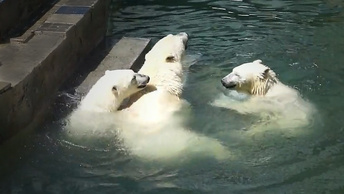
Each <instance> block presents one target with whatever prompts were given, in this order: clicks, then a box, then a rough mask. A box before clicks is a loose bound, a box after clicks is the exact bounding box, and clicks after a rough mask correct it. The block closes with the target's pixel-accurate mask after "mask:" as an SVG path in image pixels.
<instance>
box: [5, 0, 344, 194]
mask: <svg viewBox="0 0 344 194" xmlns="http://www.w3.org/2000/svg"><path fill="white" fill-rule="evenodd" d="M343 6H344V3H343V2H342V1H340V0H305V1H296V0H288V1H287V0H283V1H282V0H271V1H264V0H237V1H225V0H223V1H216V0H213V1H210V0H208V1H207V0H175V1H157V0H136V1H134V0H131V1H122V2H121V4H120V6H118V2H117V1H116V2H112V6H111V8H112V12H111V15H110V22H109V32H108V34H109V37H108V39H109V40H108V43H109V45H112V44H114V43H115V42H116V41H118V40H119V39H120V38H121V37H122V36H133V37H146V38H152V41H153V42H156V41H157V40H158V39H159V38H161V37H163V36H164V35H166V34H168V33H178V32H182V31H185V32H187V33H188V34H189V36H190V39H189V44H188V50H187V58H189V59H191V61H192V63H191V64H190V66H189V67H188V68H187V80H186V82H185V87H184V93H183V98H184V99H186V100H187V101H188V102H189V103H190V104H191V116H190V118H188V119H189V120H188V123H187V125H188V127H189V129H190V130H191V131H193V132H195V133H197V134H202V135H204V136H207V137H210V138H213V139H216V140H218V141H219V142H221V143H222V145H223V146H225V147H226V148H227V149H228V150H229V151H230V153H231V157H230V158H229V159H226V160H220V161H219V160H215V159H214V158H211V157H202V156H199V157H193V158H189V159H188V157H187V156H184V157H181V158H177V159H175V160H173V161H170V162H166V161H164V162H161V161H148V160H142V159H140V158H137V157H134V156H132V155H130V154H125V153H123V152H121V151H119V150H118V149H116V148H118V146H117V143H116V142H114V141H115V140H114V138H113V137H111V136H105V137H102V138H95V139H92V140H89V141H87V142H83V143H82V144H76V143H74V142H72V141H69V140H68V139H65V138H64V136H63V135H62V133H63V125H64V123H63V117H64V116H65V115H66V114H67V113H68V112H69V111H70V110H71V109H72V108H73V107H75V105H76V103H77V102H78V100H79V99H78V98H75V96H72V95H67V94H70V91H71V90H72V88H67V89H63V90H62V91H61V92H60V95H59V96H57V100H56V106H55V107H56V109H55V110H52V111H53V113H54V115H55V116H54V117H53V118H52V119H50V120H49V121H47V123H46V125H45V126H44V127H43V128H42V129H39V130H37V131H35V132H34V133H30V134H25V135H23V137H18V138H17V139H16V140H13V142H11V144H12V145H6V146H3V147H1V148H0V153H1V156H2V158H5V160H6V161H9V162H1V167H0V170H1V171H2V172H3V173H1V178H0V193H343V192H344V175H343V174H344V127H343V123H344V122H343V116H342V115H343V114H344V101H343V99H344V92H343V86H342V84H344V81H343V77H344V66H343V61H344V55H343V51H344V36H343V34H344V10H343V9H344V7H343ZM255 59H261V60H263V62H264V63H265V64H266V65H268V66H270V67H271V68H272V69H273V70H274V71H275V72H276V73H277V74H278V77H279V79H280V80H281V81H282V82H283V83H285V84H287V85H289V86H291V87H293V88H295V89H297V90H298V91H299V92H300V93H301V95H302V96H303V98H305V99H307V100H309V101H310V102H311V103H312V104H313V105H314V106H315V107H316V110H317V114H316V115H315V116H314V119H313V122H312V123H311V124H310V125H309V126H307V127H303V128H299V129H297V130H280V129H278V128H276V129H275V130H269V131H262V132H261V133H260V132H256V133H249V132H250V131H249V130H248V128H249V126H250V125H252V124H254V122H255V121H256V120H255V118H253V117H252V116H249V115H242V114H239V113H236V112H234V111H231V110H226V109H223V108H217V107H213V106H211V105H210V102H212V101H213V100H214V99H215V98H216V97H217V96H218V95H219V94H221V93H225V92H226V90H224V89H223V87H222V86H221V83H220V79H221V78H222V77H223V76H225V75H227V74H228V73H229V72H230V71H231V70H232V68H233V67H235V66H237V65H239V64H242V63H245V62H250V61H253V60H255Z"/></svg>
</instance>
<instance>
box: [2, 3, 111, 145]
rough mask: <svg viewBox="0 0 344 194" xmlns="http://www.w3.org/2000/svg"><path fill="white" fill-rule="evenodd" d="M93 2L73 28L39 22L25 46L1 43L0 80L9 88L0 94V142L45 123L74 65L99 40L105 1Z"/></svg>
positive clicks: (104, 20)
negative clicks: (50, 107)
mask: <svg viewBox="0 0 344 194" xmlns="http://www.w3.org/2000/svg"><path fill="white" fill-rule="evenodd" d="M61 1H64V2H66V0H61ZM95 2H96V3H95V4H94V5H93V6H92V7H90V9H88V12H87V13H85V14H84V15H83V17H82V18H81V19H80V20H79V21H78V22H77V23H75V24H66V23H62V24H61V23H54V22H53V23H52V22H44V23H43V24H42V23H41V24H42V25H40V24H39V25H38V26H40V27H39V28H40V30H36V31H35V34H34V36H33V37H32V38H31V39H30V40H29V41H28V42H27V43H25V44H17V43H13V42H12V43H10V44H6V45H0V62H1V65H0V81H2V82H7V83H10V84H11V86H12V87H10V88H9V89H7V90H6V91H3V92H2V93H0V107H1V109H0V126H1V127H0V144H1V143H2V142H3V141H5V140H6V139H8V138H10V137H11V136H13V135H15V134H17V133H18V132H19V131H23V130H25V131H26V130H30V129H35V128H37V127H38V126H39V125H40V124H41V123H42V122H43V121H44V118H45V116H46V115H47V113H48V110H49V109H48V108H49V105H51V102H52V100H53V99H54V97H55V94H56V92H57V91H58V89H59V88H60V87H61V85H62V84H63V83H64V82H65V81H66V80H67V79H68V78H69V76H71V75H72V74H73V72H74V71H75V70H76V69H77V68H78V63H77V62H78V61H80V60H81V59H82V58H83V57H85V56H86V55H87V54H89V53H90V51H91V50H92V49H94V48H95V47H96V45H98V43H99V42H100V41H101V40H102V39H103V38H104V36H105V33H106V22H107V6H108V3H109V0H97V1H95ZM57 7H58V6H55V7H54V9H56V8H57ZM92 16H96V17H92ZM44 21H45V20H44ZM40 22H42V21H40ZM60 24H61V26H62V27H60V26H59V25H60ZM5 87H8V86H7V85H6V86H5Z"/></svg>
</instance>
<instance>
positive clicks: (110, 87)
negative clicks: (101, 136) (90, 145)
mask: <svg viewBox="0 0 344 194" xmlns="http://www.w3.org/2000/svg"><path fill="white" fill-rule="evenodd" d="M149 79H150V78H149V76H147V75H143V74H139V73H135V72H134V71H133V70H129V69H121V70H111V71H110V70H107V71H106V72H105V74H104V75H103V76H102V77H101V78H100V79H99V80H98V81H97V82H96V83H95V84H94V85H93V86H92V88H91V89H90V91H89V92H88V93H87V95H86V96H85V97H84V98H83V99H82V100H81V102H80V104H79V106H78V107H77V109H76V110H74V111H73V112H72V114H71V115H70V117H69V120H68V121H69V122H68V126H67V127H68V129H69V130H70V131H74V132H77V133H78V132H80V131H84V132H90V131H93V132H95V133H101V132H102V131H103V130H104V128H106V127H104V126H106V124H109V123H112V121H113V120H114V118H113V117H114V115H113V113H114V112H117V109H118V108H119V106H120V105H121V103H122V102H123V100H124V99H125V98H128V97H129V96H130V95H132V94H134V93H136V92H138V91H140V90H142V89H144V88H145V87H146V85H147V84H148V82H149Z"/></svg>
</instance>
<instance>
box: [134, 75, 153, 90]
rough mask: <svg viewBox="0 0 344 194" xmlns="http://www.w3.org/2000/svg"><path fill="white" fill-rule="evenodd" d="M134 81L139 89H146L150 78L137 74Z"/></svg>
mask: <svg viewBox="0 0 344 194" xmlns="http://www.w3.org/2000/svg"><path fill="white" fill-rule="evenodd" d="M134 80H135V81H136V83H137V88H144V87H146V86H147V84H148V82H149V80H150V77H149V76H148V75H144V74H139V73H137V74H135V75H134Z"/></svg>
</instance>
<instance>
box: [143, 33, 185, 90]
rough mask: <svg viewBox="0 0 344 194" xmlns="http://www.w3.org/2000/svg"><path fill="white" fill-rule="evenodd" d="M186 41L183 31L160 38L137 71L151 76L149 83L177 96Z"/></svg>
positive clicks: (180, 84)
mask: <svg viewBox="0 0 344 194" xmlns="http://www.w3.org/2000/svg"><path fill="white" fill-rule="evenodd" d="M187 42H188V35H187V34H186V33H185V32H181V33H179V34H176V35H173V34H169V35H167V36H165V37H163V38H162V39H160V40H159V41H158V42H157V43H156V44H155V45H154V46H153V48H152V49H151V50H150V51H149V52H148V53H147V54H146V56H145V63H144V64H143V66H142V68H141V69H140V71H139V73H143V74H145V75H148V76H149V77H150V78H151V81H150V83H149V85H151V86H154V87H156V88H157V89H162V90H166V91H168V92H170V93H172V94H175V95H177V96H179V95H180V94H181V90H182V76H183V68H182V64H181V61H182V58H183V56H184V54H185V49H186V46H187Z"/></svg>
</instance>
